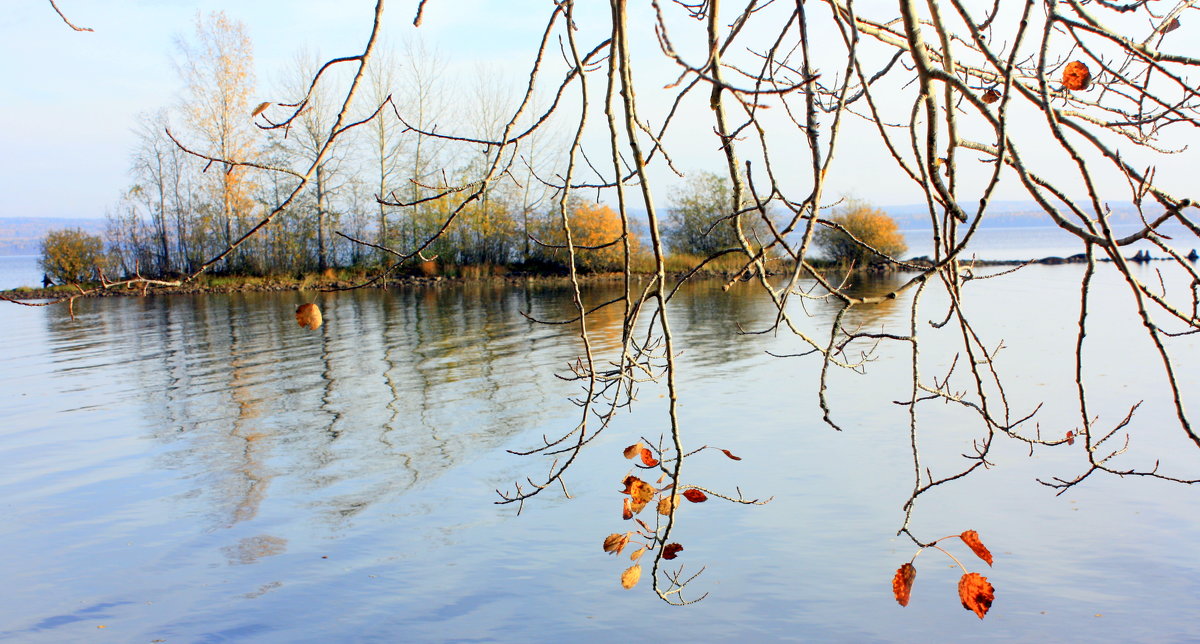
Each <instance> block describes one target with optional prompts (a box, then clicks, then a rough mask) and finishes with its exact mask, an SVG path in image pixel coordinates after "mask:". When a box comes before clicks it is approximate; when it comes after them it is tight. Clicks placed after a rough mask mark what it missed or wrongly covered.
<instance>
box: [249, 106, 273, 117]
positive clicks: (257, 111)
mask: <svg viewBox="0 0 1200 644" xmlns="http://www.w3.org/2000/svg"><path fill="white" fill-rule="evenodd" d="M268 107H271V103H270V102H266V103H259V104H258V107H256V108H254V111H253V112H250V118H254V117H256V116H258V115H259V114H262V113H263V112H265V111H267V108H268Z"/></svg>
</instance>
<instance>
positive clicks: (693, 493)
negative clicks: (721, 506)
mask: <svg viewBox="0 0 1200 644" xmlns="http://www.w3.org/2000/svg"><path fill="white" fill-rule="evenodd" d="M683 498H685V499H687V500H689V501H691V502H692V503H704V502H705V501H707V500H708V495H706V494H705V493H703V492H701V491H700V490H697V489H696V488H692V489H690V490H684V492H683Z"/></svg>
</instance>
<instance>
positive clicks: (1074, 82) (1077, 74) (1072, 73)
mask: <svg viewBox="0 0 1200 644" xmlns="http://www.w3.org/2000/svg"><path fill="white" fill-rule="evenodd" d="M1062 84H1063V87H1065V88H1067V89H1069V90H1071V91H1073V92H1081V91H1083V90H1085V89H1087V88H1088V86H1089V85H1091V84H1092V70H1090V69H1088V66H1087V65H1085V64H1083V63H1081V62H1079V61H1078V60H1072V61H1071V62H1069V63H1067V66H1066V67H1064V68H1063V75H1062Z"/></svg>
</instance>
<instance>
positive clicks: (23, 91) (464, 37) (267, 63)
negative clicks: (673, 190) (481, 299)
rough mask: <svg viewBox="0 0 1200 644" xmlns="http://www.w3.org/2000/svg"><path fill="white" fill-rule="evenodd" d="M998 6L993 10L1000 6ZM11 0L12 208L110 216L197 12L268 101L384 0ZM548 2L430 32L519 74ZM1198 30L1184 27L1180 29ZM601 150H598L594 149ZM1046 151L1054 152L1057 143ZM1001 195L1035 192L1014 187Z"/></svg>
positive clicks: (896, 180) (452, 51) (841, 176)
mask: <svg viewBox="0 0 1200 644" xmlns="http://www.w3.org/2000/svg"><path fill="white" fill-rule="evenodd" d="M986 4H987V5H988V6H990V5H991V2H990V1H989V2H987V3H986ZM8 5H9V6H7V7H5V8H6V13H7V15H6V16H5V20H4V21H3V24H0V41H2V42H4V47H5V50H6V55H5V56H0V76H2V77H3V78H4V79H5V83H4V84H3V86H2V87H3V88H2V89H0V105H3V107H2V108H0V113H2V114H3V115H4V116H5V117H6V118H5V121H6V126H5V127H4V128H2V129H0V148H2V149H3V150H4V154H3V155H0V217H14V216H66V217H102V216H103V215H104V213H105V210H106V209H107V208H110V207H111V206H112V205H113V204H114V203H115V202H116V201H117V199H118V197H119V195H120V194H121V193H122V191H123V190H124V189H125V188H126V187H128V185H129V183H130V180H129V178H128V173H127V170H128V167H129V156H130V152H131V150H132V148H133V145H134V137H133V135H132V133H131V130H132V128H133V127H134V125H135V124H136V122H137V117H138V115H139V114H141V113H147V112H152V111H154V110H156V109H158V108H160V107H163V106H167V105H171V104H172V103H174V102H175V101H176V100H177V96H178V93H179V89H180V86H179V82H178V80H177V78H176V75H175V72H174V70H173V68H172V65H171V56H172V55H174V52H175V47H174V44H173V43H174V40H175V38H176V37H177V36H178V35H180V34H188V33H190V31H191V29H192V25H193V21H194V19H195V16H196V14H197V12H209V11H217V10H220V11H225V12H226V13H227V14H228V15H229V16H230V17H232V18H235V19H238V20H241V21H243V22H244V23H245V24H246V26H247V29H248V32H249V34H250V37H251V38H252V40H253V43H254V48H255V57H256V66H257V73H258V81H259V85H258V87H259V90H258V92H257V94H256V100H263V101H268V100H285V99H287V98H288V97H284V96H279V95H278V94H277V93H275V92H274V87H273V86H274V85H275V80H276V79H277V78H278V77H279V76H280V74H281V73H283V71H284V70H286V69H287V68H288V67H289V66H290V65H291V61H292V60H293V59H294V57H295V55H296V52H297V51H299V50H301V49H302V48H307V49H308V50H310V51H319V52H320V53H321V54H322V55H323V56H326V57H330V56H335V55H347V54H353V53H357V52H358V51H360V50H361V47H362V44H363V42H364V40H365V37H366V35H367V33H368V30H369V27H370V19H371V12H372V9H373V6H374V2H373V1H372V0H342V1H337V2H335V1H332V0H289V1H288V2H283V1H281V0H252V1H250V0H242V1H240V2H236V1H229V0H60V1H59V5H60V7H61V8H62V9H63V11H64V12H66V13H67V15H68V16H69V17H70V18H71V19H72V20H73V21H74V22H75V23H76V24H79V25H83V26H88V27H92V28H93V29H95V32H94V33H76V32H74V31H71V30H70V29H69V28H68V27H67V26H66V25H64V24H63V23H62V21H61V20H60V19H59V18H58V16H57V15H56V14H55V13H54V11H53V9H52V8H51V7H50V5H49V3H48V2H44V1H41V0H26V1H24V2H10V3H8ZM416 5H417V2H416V0H392V1H391V2H390V3H389V6H388V10H387V14H386V17H385V36H386V37H387V39H388V40H389V41H391V42H395V43H399V42H400V41H401V40H402V39H404V38H405V37H406V36H408V35H409V34H411V33H413V31H414V28H413V27H412V19H413V14H414V11H415V8H416ZM593 5H594V6H593ZM549 6H550V3H549V2H547V1H545V0H430V1H429V2H428V5H427V9H426V15H425V20H424V23H423V25H422V27H421V28H420V32H421V35H422V37H423V38H424V40H425V41H426V42H427V43H429V44H431V45H432V46H434V47H436V48H438V49H439V50H440V51H441V52H442V54H443V55H444V57H445V58H446V59H447V60H448V62H449V64H450V70H451V73H452V74H453V73H461V72H462V71H463V70H468V69H472V68H475V67H477V65H478V63H479V62H480V61H483V62H485V63H486V64H488V65H491V66H492V68H493V69H501V70H505V71H507V72H508V73H509V74H511V79H512V80H513V81H514V82H519V81H520V80H521V79H522V78H523V77H524V75H525V73H526V69H527V67H528V63H529V61H530V60H531V57H532V53H533V51H534V47H535V46H536V43H537V39H538V38H539V36H540V33H541V30H542V29H543V27H544V20H545V16H546V15H547V13H548V9H549ZM860 6H861V5H860ZM888 6H891V5H890V3H889V5H888ZM589 11H600V12H603V13H602V14H600V15H599V16H598V17H597V18H598V19H597V20H595V21H594V22H595V24H596V25H601V26H602V21H603V19H605V18H606V17H607V16H606V14H607V3H601V2H595V3H590V4H585V5H583V8H582V9H581V11H580V15H579V22H580V24H581V26H582V27H583V33H585V34H586V35H588V36H589V37H590V36H591V35H594V34H587V33H586V32H587V26H588V24H587V23H588V21H589V15H590V14H589V13H588V12H589ZM890 11H893V12H894V9H891V10H890ZM635 18H637V17H636V16H635ZM646 18H648V16H643V17H641V18H638V19H641V20H643V22H642V23H635V24H643V25H647V29H646V31H645V34H643V35H644V37H643V38H640V39H638V41H637V43H636V46H637V47H638V48H639V51H640V52H641V53H642V54H645V55H646V56H647V60H651V61H653V62H651V63H649V64H645V65H643V67H642V68H640V69H639V73H640V74H641V76H640V77H639V81H641V82H643V83H644V84H645V86H646V87H647V88H648V90H655V89H658V88H662V87H663V85H664V84H666V83H669V82H671V81H673V80H674V78H675V75H676V74H675V72H674V71H673V68H672V67H671V65H670V64H669V63H668V62H666V61H665V60H664V59H663V58H662V56H661V55H657V54H656V51H657V45H656V43H655V42H654V38H653V33H652V32H651V31H650V30H649V28H648V25H649V21H648V20H645V19H646ZM678 28H679V30H680V33H679V34H678V35H679V37H678V39H677V43H683V45H682V46H681V52H682V53H683V54H684V55H685V56H688V55H691V54H696V52H695V51H688V50H687V49H686V40H685V39H684V35H685V33H684V30H693V31H694V30H696V29H698V28H701V29H702V25H700V24H699V23H696V22H695V21H687V20H681V21H680V22H679V26H678ZM1186 29H1188V27H1187V26H1186V25H1185V29H1184V30H1180V31H1181V32H1183V31H1185V30H1186ZM833 37H834V34H831V33H819V34H816V36H815V38H816V39H817V41H816V46H817V48H818V49H819V48H820V46H821V39H825V38H833ZM1180 37H1181V38H1183V37H1186V34H1184V35H1183V36H1180ZM587 42H588V43H591V42H592V41H590V40H589V41H587ZM752 42H753V41H752ZM590 46H591V45H590V44H588V45H587V47H588V48H590ZM554 56H555V57H557V53H555V54H554ZM824 73H826V74H830V75H833V74H836V73H839V70H836V69H833V68H830V69H828V70H826V71H825V72H824ZM594 87H595V91H596V92H600V91H602V86H600V85H599V84H597V85H595V86H594ZM699 94H700V93H697V97H696V99H697V100H695V101H693V102H692V103H691V104H689V105H687V106H686V107H685V111H684V117H683V118H682V119H681V121H680V125H679V126H678V127H677V128H676V130H675V133H674V136H673V138H672V140H671V144H672V145H673V146H675V150H676V154H675V160H676V164H677V165H678V166H680V169H682V170H684V171H690V170H696V169H719V168H720V167H721V157H720V156H719V153H718V150H717V149H716V145H715V140H714V139H713V137H712V126H713V123H712V117H711V112H709V111H708V110H707V109H705V106H704V97H703V96H700V95H699ZM661 96H662V97H664V98H659V97H657V96H655V95H654V93H653V92H652V91H644V92H642V93H641V95H640V98H641V99H642V100H643V101H645V109H646V111H648V112H650V113H651V114H650V115H649V116H648V117H647V118H648V120H650V121H651V122H655V121H656V120H657V117H658V116H659V115H660V114H661V112H662V111H663V110H665V107H666V103H665V97H666V96H667V93H666V92H662V93H661ZM903 100H904V101H905V103H904V105H901V106H899V107H901V109H903V110H905V111H906V110H907V106H908V105H911V103H909V102H908V101H909V100H910V99H908V98H905V99H903ZM781 112H782V110H778V109H777V110H775V112H774V113H772V117H774V118H782V116H783V115H782V114H781ZM594 120H595V119H594ZM594 125H595V126H596V127H600V125H601V124H600V123H594ZM792 136H793V137H795V139H796V140H795V151H794V152H791V151H790V149H789V147H788V146H789V145H791V143H790V142H789V141H788V140H787V139H786V138H779V139H776V140H777V141H778V142H779V144H778V147H776V149H775V152H774V153H775V154H776V155H778V163H779V167H778V170H779V171H781V173H782V174H784V175H787V174H789V173H791V174H793V175H794V177H793V179H794V181H795V183H796V186H804V185H806V184H807V179H808V177H807V171H806V170H803V169H802V163H803V162H804V160H805V158H806V157H807V151H806V150H804V149H803V147H802V139H801V138H800V135H799V133H797V132H796V131H795V130H794V128H793V129H792ZM1189 136H1191V135H1190V134H1189ZM844 137H845V138H844V141H843V147H842V149H841V152H840V154H839V156H838V160H837V161H836V162H835V165H834V169H833V172H832V174H831V179H830V185H829V189H828V190H829V192H830V193H831V194H832V195H835V196H836V195H837V194H841V193H853V194H854V195H856V196H859V197H861V198H865V199H867V200H870V201H873V202H875V203H878V204H885V205H886V204H902V203H914V202H917V201H920V200H921V195H920V193H919V192H917V191H916V189H915V187H914V186H913V185H912V184H911V183H909V182H907V180H904V179H902V178H901V177H900V176H899V173H898V172H896V171H895V170H893V169H891V168H890V166H889V164H887V163H885V162H884V159H883V158H882V157H881V156H880V154H879V152H878V148H879V145H878V143H877V139H876V138H875V135H874V133H873V131H872V130H871V129H870V128H868V127H866V125H865V124H864V123H863V122H862V121H859V120H856V119H850V120H849V121H848V122H847V126H846V130H845V132H844ZM1180 142H1182V143H1186V142H1187V141H1182V140H1181V141H1180ZM1030 145H1031V147H1030V148H1029V149H1030V150H1033V151H1035V152H1036V151H1037V150H1038V148H1037V145H1039V142H1037V141H1036V140H1035V141H1034V142H1032V143H1031V144H1030ZM598 152H599V151H598V150H594V151H593V154H597V153H598ZM1046 154H1047V155H1050V154H1051V152H1050V150H1049V148H1046ZM1194 158H1195V157H1194V155H1192V153H1190V152H1186V153H1184V154H1183V155H1181V156H1179V157H1173V158H1172V159H1171V160H1172V161H1175V160H1178V161H1179V163H1171V164H1166V165H1164V166H1163V167H1160V172H1159V177H1160V178H1166V179H1168V180H1170V179H1171V177H1172V175H1178V176H1179V178H1180V179H1179V181H1178V182H1179V183H1180V184H1181V185H1183V186H1184V187H1187V184H1186V181H1189V180H1190V179H1186V178H1185V177H1186V173H1185V172H1184V167H1183V166H1184V164H1185V163H1186V164H1187V165H1194V163H1192V162H1188V160H1189V159H1194ZM1047 160H1048V162H1049V156H1048V157H1047ZM1050 165H1051V166H1053V163H1051V164H1050ZM963 167H964V172H965V173H967V174H972V173H973V174H974V175H975V176H974V178H973V179H972V178H971V177H968V181H970V180H979V179H981V178H982V177H984V176H986V172H987V169H988V167H989V166H986V165H985V164H980V163H977V162H975V161H973V160H968V161H964V164H963ZM1051 171H1053V170H1051ZM654 176H655V177H656V178H657V179H659V180H661V183H660V184H659V186H658V187H657V189H658V191H659V194H660V195H663V193H664V192H665V188H664V186H665V187H669V186H671V185H672V184H673V182H674V180H673V179H672V178H671V176H670V175H669V173H668V172H667V171H666V170H665V169H662V168H657V169H656V170H655V175H654ZM785 180H787V179H785ZM793 187H795V186H793ZM1120 187H1121V186H1120V185H1119V183H1118V182H1114V183H1113V184H1112V189H1113V190H1114V191H1116V190H1117V189H1119V188H1120ZM800 193H801V190H800V189H797V192H796V194H795V195H794V196H798V197H802V196H803V195H802V194H800ZM1117 194H1118V193H1116V192H1114V193H1113V196H1114V197H1115V196H1117ZM968 195H969V193H967V194H965V195H964V196H968ZM997 197H998V198H1009V199H1011V198H1018V199H1020V198H1025V197H1023V196H1022V195H1021V194H1019V193H1018V192H1016V191H1015V190H1011V189H1008V188H1006V189H1004V190H1002V191H1001V192H1000V193H999V194H997Z"/></svg>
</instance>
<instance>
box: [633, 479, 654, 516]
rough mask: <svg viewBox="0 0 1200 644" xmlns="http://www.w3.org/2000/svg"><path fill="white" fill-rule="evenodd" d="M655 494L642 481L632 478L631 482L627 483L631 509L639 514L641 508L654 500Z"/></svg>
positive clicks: (651, 488) (647, 484)
mask: <svg viewBox="0 0 1200 644" xmlns="http://www.w3.org/2000/svg"><path fill="white" fill-rule="evenodd" d="M655 492H657V490H655V489H654V488H653V487H651V486H650V484H649V483H647V482H645V481H643V480H642V479H639V478H637V477H636V476H635V477H633V481H631V482H630V483H629V496H630V498H631V499H632V501H631V507H632V508H633V511H634V512H635V513H636V512H641V511H642V508H644V507H646V504H647V503H649V502H650V499H653V498H654V493H655Z"/></svg>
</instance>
